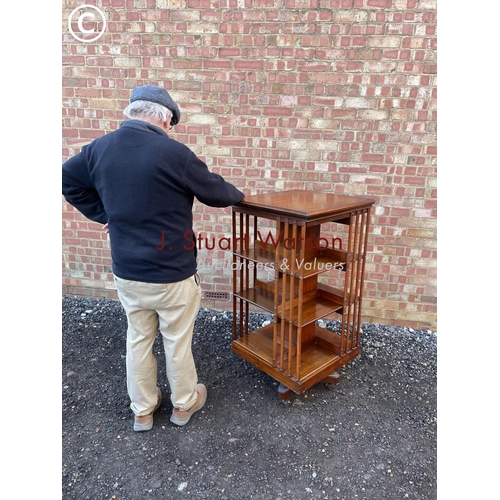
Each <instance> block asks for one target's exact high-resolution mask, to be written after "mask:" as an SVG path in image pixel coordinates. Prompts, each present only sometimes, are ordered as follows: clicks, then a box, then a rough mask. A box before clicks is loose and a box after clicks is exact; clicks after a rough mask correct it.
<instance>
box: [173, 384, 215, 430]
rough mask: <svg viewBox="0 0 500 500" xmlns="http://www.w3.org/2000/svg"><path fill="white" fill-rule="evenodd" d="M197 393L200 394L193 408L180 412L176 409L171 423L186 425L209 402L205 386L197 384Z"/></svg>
mask: <svg viewBox="0 0 500 500" xmlns="http://www.w3.org/2000/svg"><path fill="white" fill-rule="evenodd" d="M196 392H197V393H198V397H197V398H196V403H195V404H194V405H193V406H192V407H191V408H189V410H180V409H179V408H174V411H173V412H172V416H171V417H170V422H172V423H173V424H175V425H180V426H182V425H186V424H187V423H188V422H189V419H190V418H191V417H192V416H193V414H194V413H195V412H197V411H198V410H201V408H203V405H204V404H205V401H206V400H207V388H206V387H205V386H204V385H203V384H196Z"/></svg>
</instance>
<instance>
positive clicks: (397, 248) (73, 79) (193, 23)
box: [63, 0, 436, 329]
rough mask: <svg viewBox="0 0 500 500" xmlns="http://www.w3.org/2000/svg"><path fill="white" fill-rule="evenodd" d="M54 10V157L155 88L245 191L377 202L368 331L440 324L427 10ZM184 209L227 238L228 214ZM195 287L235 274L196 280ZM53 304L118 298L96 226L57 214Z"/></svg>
mask: <svg viewBox="0 0 500 500" xmlns="http://www.w3.org/2000/svg"><path fill="white" fill-rule="evenodd" d="M65 3H66V5H65V7H64V9H63V160H64V159H66V158H68V157H70V156H72V155H74V154H75V153H77V152H78V151H79V150H80V148H81V147H82V146H83V145H84V144H87V143H88V142H90V141H91V140H92V139H94V138H96V137H99V136H101V135H103V134H104V133H106V132H109V131H111V130H115V129H116V128H117V127H118V125H119V122H120V121H121V120H122V119H123V115H122V113H121V110H122V109H124V108H125V106H126V105H127V102H128V98H129V96H130V92H131V89H132V88H133V87H135V86H136V85H141V84H145V83H157V84H161V85H163V86H165V88H167V89H168V90H169V92H170V93H171V95H172V96H173V97H174V99H175V100H176V101H177V103H178V104H179V106H180V108H181V111H182V120H181V123H180V124H179V125H178V126H176V127H175V129H174V132H175V133H173V134H172V136H173V137H174V138H175V139H177V140H179V141H181V142H183V143H186V144H187V145H188V146H189V147H190V148H191V149H193V151H194V152H195V153H197V154H198V155H199V156H200V157H201V158H202V159H204V160H205V161H206V163H207V164H208V166H209V168H210V169H211V170H212V171H213V172H217V173H220V174H222V175H223V176H224V177H225V178H226V179H227V180H228V181H230V182H233V183H234V184H236V185H237V186H238V187H239V188H240V189H242V190H244V191H245V193H247V194H255V193H261V192H267V191H270V190H286V189H294V188H300V189H312V190H318V191H330V192H335V193H345V194H353V195H367V196H370V197H372V198H374V199H375V200H376V204H375V205H376V206H375V208H374V211H373V217H372V233H371V235H370V238H369V253H370V255H369V258H368V263H367V267H366V271H367V279H366V288H365V300H364V305H363V312H364V315H363V318H364V321H370V322H378V323H385V324H395V325H407V326H414V327H422V328H431V329H434V328H436V86H435V77H436V75H435V74H436V2H435V0H421V1H417V0H102V1H100V0H97V1H96V0H87V1H86V2H76V1H70V0H68V1H66V2H65ZM82 3H92V4H94V5H96V6H97V7H99V8H100V9H101V10H102V11H103V12H104V14H105V16H106V19H107V26H106V29H105V32H104V34H103V36H102V37H101V38H100V39H98V40H97V41H95V42H92V43H87V42H80V41H77V40H76V39H75V38H73V36H72V35H71V34H70V33H69V31H68V23H67V20H68V17H69V15H70V13H71V12H72V11H73V9H74V8H75V7H77V6H78V5H79V4H82ZM86 26H87V28H88V27H89V25H86ZM194 211H195V230H196V231H197V232H198V233H200V234H202V235H203V236H208V238H209V239H210V240H211V238H216V239H217V238H222V237H224V236H227V235H229V234H230V231H231V227H230V209H213V208H208V207H204V206H203V205H201V204H199V203H196V204H195V208H194ZM200 256H201V257H203V258H204V259H205V262H206V263H208V262H210V260H209V259H211V262H212V263H213V264H214V266H218V267H220V268H221V267H223V263H224V262H225V261H229V259H230V252H228V251H223V250H220V249H219V250H217V249H215V250H207V249H205V248H204V249H202V251H201V252H200ZM203 288H204V290H209V291H215V292H221V291H231V276H230V274H229V273H228V272H227V270H226V271H224V270H223V269H217V270H213V271H212V272H209V271H208V270H207V272H204V273H203ZM63 293H65V294H83V295H90V296H105V297H115V291H114V288H113V281H112V274H111V267H110V252H109V246H108V242H107V240H106V237H105V236H104V235H103V234H102V232H101V230H100V225H99V224H95V223H92V222H90V221H88V220H87V219H85V218H84V217H82V216H81V215H80V214H79V213H77V212H76V211H74V210H73V209H72V208H71V207H70V206H68V205H67V204H66V203H65V202H63ZM204 305H205V306H207V307H220V308H229V307H230V305H231V303H230V302H221V301H219V302H214V301H208V300H207V301H205V303H204Z"/></svg>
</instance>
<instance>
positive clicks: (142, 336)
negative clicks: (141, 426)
mask: <svg viewBox="0 0 500 500" xmlns="http://www.w3.org/2000/svg"><path fill="white" fill-rule="evenodd" d="M115 283H116V289H117V291H118V296H119V298H120V302H121V303H122V306H123V308H124V309H125V312H126V314H127V321H128V329H127V357H126V365H127V390H128V394H129V397H130V400H131V404H130V408H131V409H132V411H133V412H134V414H135V415H137V416H140V415H147V414H149V413H151V412H152V411H153V409H154V407H155V406H156V404H157V395H158V393H157V376H158V375H157V361H156V357H155V356H154V354H153V343H154V341H155V339H156V335H157V333H158V330H160V332H161V334H162V337H163V347H164V350H165V358H166V365H167V378H168V382H169V384H170V389H171V391H172V394H171V401H172V404H173V405H174V407H177V408H180V409H181V410H188V409H189V408H191V407H192V406H193V405H194V404H195V402H196V398H197V392H196V389H195V386H196V384H197V382H198V377H197V374H196V367H195V364H194V359H193V354H192V351H191V342H192V337H193V327H194V322H195V320H196V316H197V314H198V311H199V308H200V299H201V288H200V280H199V276H198V274H195V275H194V276H191V277H190V278H188V279H186V280H184V281H180V282H178V283H166V284H158V283H142V282H139V281H129V280H124V279H121V278H118V276H115Z"/></svg>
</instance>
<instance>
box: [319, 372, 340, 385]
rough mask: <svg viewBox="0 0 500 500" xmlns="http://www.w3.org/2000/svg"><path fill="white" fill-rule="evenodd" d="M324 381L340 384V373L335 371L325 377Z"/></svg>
mask: <svg viewBox="0 0 500 500" xmlns="http://www.w3.org/2000/svg"><path fill="white" fill-rule="evenodd" d="M322 382H324V383H325V384H339V383H340V374H339V373H337V372H333V373H331V374H330V375H328V377H325V378H324V379H323V380H322Z"/></svg>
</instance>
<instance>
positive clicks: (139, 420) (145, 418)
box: [134, 387, 161, 432]
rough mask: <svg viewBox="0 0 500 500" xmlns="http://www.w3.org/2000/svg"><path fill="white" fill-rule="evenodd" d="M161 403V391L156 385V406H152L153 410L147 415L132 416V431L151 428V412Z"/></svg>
mask: <svg viewBox="0 0 500 500" xmlns="http://www.w3.org/2000/svg"><path fill="white" fill-rule="evenodd" d="M160 405H161V391H160V388H159V387H158V402H157V403H156V406H155V407H154V408H153V411H152V412H151V413H149V414H148V415H141V416H136V417H135V418H134V431H136V432H141V431H150V430H151V429H152V428H153V413H154V412H155V411H156V410H157V409H158V408H159V407H160Z"/></svg>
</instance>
